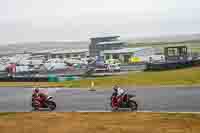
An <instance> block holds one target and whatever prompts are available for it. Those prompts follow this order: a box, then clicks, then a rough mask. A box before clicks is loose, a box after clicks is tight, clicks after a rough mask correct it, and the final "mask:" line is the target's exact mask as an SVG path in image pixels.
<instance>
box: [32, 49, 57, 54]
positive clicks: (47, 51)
mask: <svg viewBox="0 0 200 133" xmlns="http://www.w3.org/2000/svg"><path fill="white" fill-rule="evenodd" d="M54 51H56V49H47V50H41V51H35V52H32V53H33V54H44V53H51V52H54Z"/></svg>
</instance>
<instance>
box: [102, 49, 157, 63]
mask: <svg viewBox="0 0 200 133" xmlns="http://www.w3.org/2000/svg"><path fill="white" fill-rule="evenodd" d="M156 53H158V52H157V51H156V49H154V48H152V47H139V48H122V49H117V50H104V51H102V52H101V54H102V55H103V58H104V60H108V59H118V60H120V61H121V62H122V63H129V62H130V60H131V59H133V60H136V59H137V61H142V60H144V58H145V60H146V59H148V58H149V56H153V55H156Z"/></svg>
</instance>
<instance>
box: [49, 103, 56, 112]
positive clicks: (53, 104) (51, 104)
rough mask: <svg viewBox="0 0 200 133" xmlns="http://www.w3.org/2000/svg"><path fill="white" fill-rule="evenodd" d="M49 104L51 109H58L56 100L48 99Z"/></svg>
mask: <svg viewBox="0 0 200 133" xmlns="http://www.w3.org/2000/svg"><path fill="white" fill-rule="evenodd" d="M47 104H48V107H49V109H50V110H51V111H52V110H55V109H56V103H55V102H53V101H48V102H47Z"/></svg>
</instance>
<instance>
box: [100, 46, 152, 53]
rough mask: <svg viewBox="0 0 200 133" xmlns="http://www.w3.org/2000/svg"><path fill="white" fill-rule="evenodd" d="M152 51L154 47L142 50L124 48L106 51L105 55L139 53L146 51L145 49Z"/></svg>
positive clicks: (141, 48)
mask: <svg viewBox="0 0 200 133" xmlns="http://www.w3.org/2000/svg"><path fill="white" fill-rule="evenodd" d="M150 48H151V49H152V47H140V48H123V49H117V50H104V51H103V53H104V54H119V53H134V52H137V51H141V50H145V49H150Z"/></svg>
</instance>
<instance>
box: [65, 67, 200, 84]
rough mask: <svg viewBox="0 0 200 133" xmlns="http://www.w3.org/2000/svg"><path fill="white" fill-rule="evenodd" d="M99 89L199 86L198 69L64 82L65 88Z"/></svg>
mask: <svg viewBox="0 0 200 133" xmlns="http://www.w3.org/2000/svg"><path fill="white" fill-rule="evenodd" d="M91 81H93V82H94V85H95V86H96V87H97V88H99V87H102V88H103V87H105V88H106V87H111V86H113V85H114V84H119V85H120V86H124V87H126V86H160V85H161V86H162V85H194V84H200V68H199V67H194V68H187V69H179V70H169V71H157V72H155V71H154V72H139V73H131V72H130V73H129V74H126V75H120V76H111V77H103V78H96V79H92V80H90V79H85V80H79V81H66V82H65V86H66V87H72V88H73V87H75V88H88V87H90V85H91Z"/></svg>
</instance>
